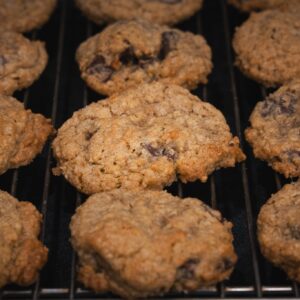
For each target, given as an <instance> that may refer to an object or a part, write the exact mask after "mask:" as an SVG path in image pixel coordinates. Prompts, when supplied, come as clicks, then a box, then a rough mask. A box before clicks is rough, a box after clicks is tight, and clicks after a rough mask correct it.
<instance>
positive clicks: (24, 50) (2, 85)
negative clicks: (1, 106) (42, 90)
mask: <svg viewBox="0 0 300 300" xmlns="http://www.w3.org/2000/svg"><path fill="white" fill-rule="evenodd" d="M47 60H48V55H47V52H46V50H45V46H44V44H43V43H42V42H40V41H30V40H28V39H27V38H25V37H24V36H23V35H21V34H20V33H15V32H4V31H3V32H0V78H1V80H0V94H9V95H10V94H12V93H13V92H14V91H16V90H20V89H23V88H26V87H28V86H30V85H31V84H32V83H33V82H34V81H35V80H36V79H37V78H38V77H39V76H40V75H41V73H42V72H43V70H44V69H45V67H46V64H47Z"/></svg>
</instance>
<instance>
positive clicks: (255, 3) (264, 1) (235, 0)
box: [228, 0, 290, 12]
mask: <svg viewBox="0 0 300 300" xmlns="http://www.w3.org/2000/svg"><path fill="white" fill-rule="evenodd" d="M288 1H290V0H247V1H245V0H228V2H229V3H230V4H232V5H234V6H235V7H236V8H238V9H239V10H241V11H244V12H250V11H253V10H264V9H270V8H274V7H278V6H280V5H281V4H282V3H284V2H288Z"/></svg>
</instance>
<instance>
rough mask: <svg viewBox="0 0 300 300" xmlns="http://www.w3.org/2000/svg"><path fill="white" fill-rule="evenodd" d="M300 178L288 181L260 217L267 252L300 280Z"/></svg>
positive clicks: (262, 245) (260, 237)
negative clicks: (293, 181)
mask: <svg viewBox="0 0 300 300" xmlns="http://www.w3.org/2000/svg"><path fill="white" fill-rule="evenodd" d="M299 215H300V181H299V180H298V181H297V182H296V183H292V184H286V185H285V186H284V187H283V188H282V189H281V190H280V191H279V192H277V193H276V194H274V195H272V197H271V198H270V199H269V200H268V201H267V203H266V204H265V205H264V206H263V207H262V209H261V211H260V213H259V216H258V221H257V226H258V233H257V234H258V240H259V243H260V249H261V251H262V253H263V255H264V256H265V257H266V258H267V259H268V260H270V261H271V262H272V263H274V264H275V265H276V266H278V267H280V268H282V269H283V270H284V271H285V272H286V273H287V274H288V276H289V277H290V278H291V279H293V280H296V281H298V282H300V219H299Z"/></svg>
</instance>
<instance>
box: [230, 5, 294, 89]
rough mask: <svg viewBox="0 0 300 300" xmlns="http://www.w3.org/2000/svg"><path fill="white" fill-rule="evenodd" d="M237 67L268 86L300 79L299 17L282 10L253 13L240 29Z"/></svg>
mask: <svg viewBox="0 0 300 300" xmlns="http://www.w3.org/2000/svg"><path fill="white" fill-rule="evenodd" d="M233 47H234V50H235V52H236V65H237V66H238V67H239V68H240V69H241V71H242V72H244V73H245V74H246V75H247V76H249V77H250V78H252V79H254V80H256V81H258V82H260V83H262V84H264V85H265V86H267V87H270V86H278V85H282V84H284V83H285V82H287V81H289V80H291V79H293V78H296V77H300V51H299V49H300V18H299V14H297V13H291V12H288V10H287V11H280V10H275V9H274V10H266V11H263V12H260V13H253V14H252V15H251V16H250V18H249V19H248V20H247V21H246V22H245V23H244V24H243V25H242V26H241V27H240V28H238V29H237V31H236V33H235V36H234V39H233Z"/></svg>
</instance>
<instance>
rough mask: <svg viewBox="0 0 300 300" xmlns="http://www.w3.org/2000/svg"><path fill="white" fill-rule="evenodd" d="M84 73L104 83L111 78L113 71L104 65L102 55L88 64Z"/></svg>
mask: <svg viewBox="0 0 300 300" xmlns="http://www.w3.org/2000/svg"><path fill="white" fill-rule="evenodd" d="M86 72H87V74H89V75H97V77H98V78H99V80H100V81H101V82H106V81H108V80H109V79H110V78H111V76H112V74H113V73H114V69H113V68H111V67H109V66H107V65H106V64H105V58H104V57H103V56H102V55H97V56H96V57H95V58H94V59H93V60H92V62H91V63H90V64H89V66H88V68H87V70H86Z"/></svg>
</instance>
